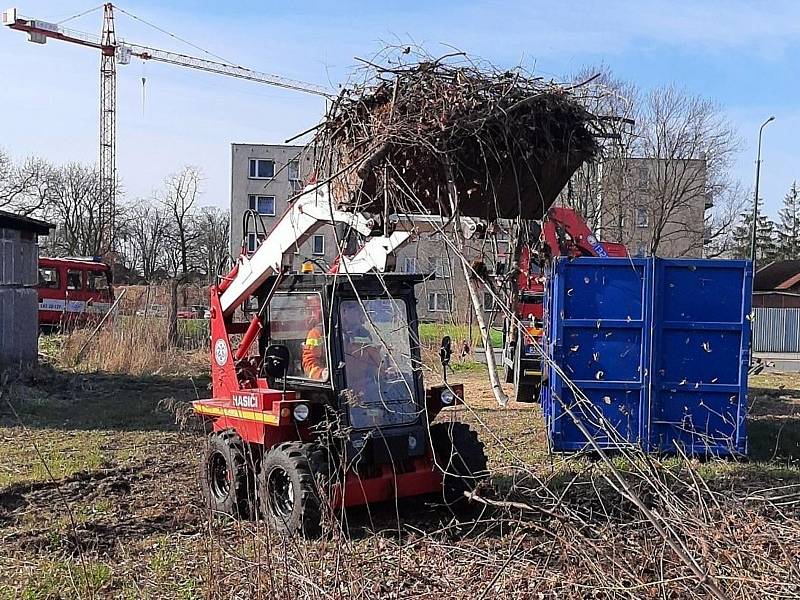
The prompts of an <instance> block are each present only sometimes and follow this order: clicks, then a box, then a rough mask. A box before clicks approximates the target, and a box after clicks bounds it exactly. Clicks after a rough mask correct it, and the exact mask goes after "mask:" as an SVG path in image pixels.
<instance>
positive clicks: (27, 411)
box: [0, 332, 800, 600]
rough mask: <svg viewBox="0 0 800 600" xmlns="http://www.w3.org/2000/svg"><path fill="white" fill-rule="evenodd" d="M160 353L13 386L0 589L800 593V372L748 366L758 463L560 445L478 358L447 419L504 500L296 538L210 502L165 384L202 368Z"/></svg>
mask: <svg viewBox="0 0 800 600" xmlns="http://www.w3.org/2000/svg"><path fill="white" fill-rule="evenodd" d="M76 335H77V334H76ZM112 335H113V332H109V336H112ZM55 339H56V338H53V339H52V341H55ZM112 339H114V338H113V337H109V341H108V342H107V343H109V344H111V343H113V342H112V341H111V340H112ZM173 352H175V353H176V354H180V351H173ZM50 353H51V354H55V353H56V351H55V349H52V351H51V352H50ZM161 356H162V366H160V367H156V368H155V369H154V370H153V371H158V370H160V371H161V372H162V374H161V375H156V376H141V375H128V374H124V373H117V374H114V373H111V372H110V371H109V372H108V373H106V374H95V373H76V372H74V371H72V372H65V371H63V370H48V369H46V368H45V369H43V370H40V371H39V372H37V373H35V374H34V375H33V379H32V380H29V381H25V382H15V383H14V384H13V385H11V386H8V387H6V388H5V389H4V392H3V396H2V397H0V405H2V406H5V402H6V400H7V399H8V400H9V401H10V403H11V405H13V406H14V407H15V409H16V411H17V414H18V416H19V419H17V418H16V417H15V416H14V415H12V414H10V413H9V412H8V411H7V410H2V409H0V419H1V420H0V474H2V476H3V482H2V483H0V541H1V542H2V543H3V547H4V551H3V555H4V556H3V559H0V581H2V582H3V583H1V584H0V598H6V597H7V598H37V599H38V598H106V597H123V598H231V597H243V598H244V597H246V598H298V599H299V598H320V599H322V598H325V599H327V598H345V597H347V598H465V599H466V598H469V599H470V600H474V599H477V598H520V599H527V598H556V597H568V598H582V597H592V598H699V597H708V596H709V588H708V585H709V583H711V584H713V585H715V586H716V587H717V588H718V589H719V590H720V591H721V593H722V594H723V595H724V596H725V597H729V598H791V597H798V596H799V595H800V573H799V572H798V566H797V565H798V564H800V550H799V549H800V521H799V519H800V469H798V461H799V460H800V451H797V450H796V449H795V448H794V446H793V445H792V444H793V443H794V441H795V440H796V439H797V437H796V435H797V432H798V431H800V427H798V422H800V378H797V377H794V378H791V377H775V376H769V377H762V378H756V379H755V380H754V385H755V390H754V393H753V401H754V407H753V413H754V414H753V419H752V420H751V421H750V424H751V441H752V444H753V445H755V444H756V442H758V446H759V448H762V449H763V450H759V451H758V453H757V454H756V455H755V456H754V459H753V460H751V461H749V462H735V461H732V460H726V461H718V460H712V461H707V462H698V461H694V460H687V459H681V458H670V459H655V458H647V457H643V456H622V457H616V458H614V459H613V462H612V464H611V465H608V464H604V463H603V462H602V461H598V460H597V458H596V457H590V456H578V457H576V456H569V457H562V456H551V455H549V454H548V453H547V446H546V439H545V434H544V428H543V425H542V419H541V414H540V412H539V408H538V406H536V405H519V404H515V403H510V404H509V406H508V407H507V408H505V409H498V408H497V407H496V404H495V402H494V399H493V396H492V394H491V391H490V390H489V388H488V383H487V378H486V377H485V374H483V373H466V374H457V375H453V376H451V381H454V382H455V381H463V382H465V383H466V392H467V398H468V400H469V406H468V407H464V408H459V409H454V410H448V411H446V414H445V415H443V418H458V419H459V420H464V421H467V422H469V423H470V424H471V425H472V426H473V427H475V428H476V429H477V430H478V431H479V434H480V436H481V438H482V439H483V441H484V442H485V443H486V446H487V451H488V454H489V457H490V468H491V470H492V479H493V491H492V493H489V492H488V491H487V492H486V493H484V497H485V498H486V499H487V500H489V501H492V502H495V503H500V504H501V506H499V507H496V508H494V509H493V510H492V511H491V512H489V511H487V512H485V513H484V514H483V515H482V516H480V517H479V518H478V519H477V520H475V521H470V520H468V521H461V522H458V521H455V520H453V518H452V514H451V513H450V512H449V511H448V510H447V509H446V508H442V507H441V506H436V501H435V499H418V500H410V501H403V502H399V503H397V504H394V503H389V504H383V505H377V506H373V507H370V508H369V509H368V510H367V509H355V510H351V511H348V512H347V513H346V514H345V515H341V516H342V517H343V518H342V519H341V520H340V522H339V524H338V525H337V524H330V527H329V531H328V534H327V536H325V537H323V539H321V540H317V541H303V540H299V539H292V540H284V539H281V538H279V537H277V536H275V535H274V534H273V533H272V532H270V531H269V530H267V529H266V528H265V527H264V526H263V524H262V523H260V522H255V521H237V522H234V521H228V520H221V519H218V518H212V517H211V516H210V515H208V514H207V513H206V511H205V510H204V509H203V508H202V506H201V504H200V500H199V494H198V492H197V489H196V485H195V483H194V482H195V470H196V459H197V453H198V451H199V450H200V448H201V447H202V444H203V435H202V433H201V432H199V431H197V430H180V429H179V428H178V426H177V425H176V424H175V417H174V416H173V415H171V414H169V413H167V412H165V411H164V410H163V408H162V407H164V406H165V405H167V404H168V403H164V402H163V401H162V400H163V399H164V398H165V397H171V398H175V400H176V402H174V403H171V404H172V405H178V406H179V405H181V403H185V402H186V401H188V400H190V399H192V398H193V397H196V395H197V394H200V395H206V394H207V392H205V389H204V388H205V386H206V385H207V382H208V380H207V378H206V377H205V376H203V375H202V374H201V373H200V372H197V373H194V375H193V376H192V377H188V376H186V375H183V376H166V375H164V374H163V373H165V372H167V371H168V370H170V369H173V368H174V365H175V364H187V365H188V364H190V363H191V361H192V360H193V359H192V358H190V357H180V356H179V357H177V359H176V361H175V362H172V358H171V355H170V354H167V353H163V354H162V355H161ZM201 356H202V360H203V362H205V361H207V360H208V357H207V356H206V354H205V353H202V355H201ZM163 357H170V361H168V362H169V366H167V365H165V364H164V362H163ZM65 362H66V359H65ZM89 364H90V363H89V362H88V359H87V363H86V364H85V365H83V366H82V367H81V369H84V368H89V367H88V365H89ZM132 364H134V363H132ZM138 364H140V365H144V366H141V367H139V368H142V369H145V368H151V369H152V368H153V367H152V366H150V367H148V366H147V364H146V363H138ZM106 366H107V367H108V366H111V363H108V364H106ZM118 368H122V367H121V366H120V367H118ZM427 383H428V384H434V383H436V377H435V375H434V374H433V373H429V374H428V375H427ZM773 422H774V425H773ZM23 424H24V427H23ZM753 426H755V428H753ZM754 436H755V437H757V438H758V439H757V440H756V439H754ZM793 436H795V437H793ZM767 449H769V451H767ZM45 464H46V465H47V467H48V468H47V469H45V468H44V465H45ZM613 472H617V473H619V474H620V475H621V477H622V478H623V480H624V481H625V482H626V484H627V485H628V486H629V488H630V491H631V492H632V493H634V494H636V495H637V497H639V498H641V499H642V500H643V502H644V503H645V505H646V506H647V507H648V508H649V509H650V510H651V511H654V512H655V513H657V514H658V515H660V517H661V518H662V521H661V522H663V523H666V524H668V527H669V530H670V534H669V535H670V536H671V539H673V540H680V541H681V542H682V543H683V544H684V546H685V549H686V552H687V553H688V555H689V556H691V557H692V558H693V559H694V560H696V561H697V563H698V565H699V567H700V569H701V570H702V572H703V573H705V574H706V575H705V577H703V578H698V577H697V576H696V575H695V574H693V573H692V572H691V570H690V569H689V568H688V567H687V565H686V563H685V562H684V561H683V560H681V558H680V557H679V556H678V555H677V554H676V553H675V552H674V550H672V549H671V548H670V547H669V545H668V544H667V543H666V542H665V539H664V537H663V536H662V535H661V534H660V533H659V532H658V531H657V529H656V527H655V526H654V523H653V522H652V521H650V520H649V519H648V518H647V517H645V516H644V515H643V514H642V512H641V511H640V510H639V509H638V508H637V507H636V506H635V505H634V504H633V503H632V502H631V501H630V499H629V498H627V497H626V496H625V495H624V494H621V493H620V492H619V491H618V489H615V487H616V488H619V484H618V482H616V480H615V479H614V478H613ZM51 474H52V475H53V476H54V478H55V479H54V480H51V479H50V475H51Z"/></svg>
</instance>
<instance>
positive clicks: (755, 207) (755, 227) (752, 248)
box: [750, 116, 775, 274]
mask: <svg viewBox="0 0 800 600" xmlns="http://www.w3.org/2000/svg"><path fill="white" fill-rule="evenodd" d="M774 120H775V117H774V116H773V117H770V118H769V119H767V120H766V121H764V122H763V123H762V124H761V127H759V129H758V157H757V158H756V193H755V197H754V198H753V232H752V237H751V238H750V260H751V261H752V262H753V274H755V272H756V234H757V232H758V182H759V179H760V177H761V134H762V133H763V131H764V127H766V126H767V125H768V124H769V123H771V122H772V121H774Z"/></svg>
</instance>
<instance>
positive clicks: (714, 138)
mask: <svg viewBox="0 0 800 600" xmlns="http://www.w3.org/2000/svg"><path fill="white" fill-rule="evenodd" d="M596 72H598V73H599V75H597V76H595V77H594V79H593V80H592V82H591V84H590V86H588V91H587V92H584V93H583V96H582V100H583V102H584V105H585V106H587V108H588V109H589V110H590V111H591V112H593V113H594V114H595V115H597V117H598V128H599V129H600V130H601V132H602V135H603V136H605V138H606V142H605V143H604V144H603V152H602V154H601V158H600V159H599V160H598V161H596V162H595V163H591V164H587V165H584V166H583V167H582V168H581V169H579V170H578V172H577V173H576V174H575V176H573V178H572V180H571V181H570V183H569V185H568V186H567V189H566V193H565V194H562V202H563V203H564V204H566V205H568V206H571V207H573V208H575V209H576V210H577V211H578V212H579V213H581V214H582V215H583V216H584V218H585V219H586V221H587V223H589V225H590V226H591V227H592V228H594V229H595V231H596V232H597V233H598V234H599V235H601V236H602V237H603V239H606V240H608V241H617V242H622V243H624V244H625V245H626V246H628V248H629V250H630V251H631V252H632V253H638V252H642V253H645V254H659V253H664V254H668V255H673V256H681V255H697V256H699V255H701V254H703V253H704V247H706V246H707V249H705V253H706V254H708V255H714V256H716V255H718V254H719V253H721V252H724V251H725V248H726V247H727V246H728V245H729V239H728V238H729V236H730V231H731V228H732V226H733V224H734V222H735V221H736V218H737V215H738V214H739V212H740V210H741V206H742V203H743V202H745V201H746V198H744V194H743V192H742V190H741V187H740V186H739V185H738V183H737V182H735V181H733V180H732V178H731V177H730V169H731V166H732V165H731V163H732V158H733V156H734V154H735V152H736V151H737V149H738V140H737V138H736V136H735V133H734V131H733V129H732V128H731V126H730V125H729V124H728V123H727V122H726V120H725V119H724V118H723V117H722V114H721V111H720V109H719V107H718V106H717V105H716V104H714V103H713V102H711V101H708V100H705V99H703V98H700V97H698V96H693V95H690V94H687V93H686V92H685V91H683V90H680V89H678V88H676V87H674V86H667V87H664V88H658V89H655V90H653V91H651V92H650V93H648V94H645V95H642V94H641V93H640V92H639V91H638V90H637V89H636V87H635V86H633V85H630V84H625V83H624V82H621V81H619V80H616V79H614V78H613V77H612V76H611V75H610V73H609V72H608V71H607V70H603V69H600V70H598V71H596ZM591 73H592V70H585V71H583V72H581V73H580V74H579V75H578V76H577V77H576V78H575V79H576V80H580V81H585V80H586V79H588V78H589V76H590V74H591Z"/></svg>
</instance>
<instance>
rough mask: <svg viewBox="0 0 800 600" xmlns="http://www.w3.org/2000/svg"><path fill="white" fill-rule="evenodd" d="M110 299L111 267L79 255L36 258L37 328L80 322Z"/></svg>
mask: <svg viewBox="0 0 800 600" xmlns="http://www.w3.org/2000/svg"><path fill="white" fill-rule="evenodd" d="M112 302H114V290H113V288H112V286H111V267H109V266H108V265H107V264H105V263H102V262H100V261H95V260H91V259H83V258H80V259H78V258H40V259H39V327H40V328H42V329H48V330H49V329H56V328H60V327H64V326H75V325H83V324H85V323H86V321H87V320H89V318H90V317H93V316H94V317H98V318H99V317H102V315H104V314H105V313H106V312H107V311H108V309H109V308H111V304H112Z"/></svg>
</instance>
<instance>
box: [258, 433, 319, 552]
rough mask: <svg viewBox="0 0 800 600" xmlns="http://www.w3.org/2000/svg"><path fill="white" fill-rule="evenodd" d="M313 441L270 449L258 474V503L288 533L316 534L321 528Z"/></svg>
mask: <svg viewBox="0 0 800 600" xmlns="http://www.w3.org/2000/svg"><path fill="white" fill-rule="evenodd" d="M316 462H317V461H316V460H315V457H314V449H313V446H312V444H303V443H301V442H286V443H283V444H280V445H279V446H276V447H275V448H272V449H271V450H269V451H268V452H267V453H266V454H265V455H264V458H263V459H262V461H261V470H260V472H259V474H258V504H259V507H260V509H261V514H262V515H263V516H264V519H265V520H266V521H267V523H269V524H270V525H271V526H272V527H273V528H275V529H276V530H278V531H280V532H281V533H284V534H286V535H294V534H300V535H302V536H303V537H309V538H310V537H317V536H319V535H320V532H321V522H322V511H321V507H320V504H321V503H320V495H319V493H318V490H317V482H316V480H315V478H314V476H315V473H314V469H313V468H312V465H314V464H316Z"/></svg>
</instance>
